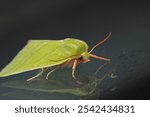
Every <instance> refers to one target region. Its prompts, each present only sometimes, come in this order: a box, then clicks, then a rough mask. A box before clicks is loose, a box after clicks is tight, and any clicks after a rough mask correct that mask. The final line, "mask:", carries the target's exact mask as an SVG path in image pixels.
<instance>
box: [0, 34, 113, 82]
mask: <svg viewBox="0 0 150 117" xmlns="http://www.w3.org/2000/svg"><path fill="white" fill-rule="evenodd" d="M110 36H111V32H110V33H109V35H108V36H107V37H105V38H104V39H103V40H102V41H100V42H99V43H97V44H96V45H95V46H94V47H93V48H92V49H91V50H90V51H89V52H88V45H87V43H86V42H84V41H81V40H78V39H73V38H66V39H64V40H29V42H28V43H27V45H26V46H25V47H24V48H23V49H22V50H21V51H20V52H19V53H18V54H17V55H16V57H14V59H13V60H12V61H11V62H10V63H9V64H8V65H7V66H6V67H5V68H4V69H2V71H1V72H0V77H5V76H10V75H13V74H18V73H22V72H26V71H31V70H35V69H41V72H40V73H38V74H37V75H36V76H34V77H32V78H30V79H28V80H27V81H30V80H32V79H34V78H36V77H38V76H39V75H41V74H42V73H43V71H44V70H46V69H47V68H49V67H51V66H56V68H54V69H53V70H51V71H50V72H49V73H48V74H47V76H46V79H48V76H49V75H50V74H51V73H52V72H54V71H55V70H57V69H59V68H60V67H62V66H64V65H66V64H71V63H73V66H72V76H73V78H74V79H75V80H76V77H75V69H76V66H77V64H78V63H86V62H89V58H90V57H93V58H97V59H100V60H104V61H110V59H107V58H103V57H100V56H96V55H94V54H91V52H92V51H93V50H94V49H95V48H96V47H97V46H99V45H100V44H102V43H103V42H105V41H106V40H107V39H108V38H109V37H110Z"/></svg>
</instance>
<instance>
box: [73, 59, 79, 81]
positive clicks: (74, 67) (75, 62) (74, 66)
mask: <svg viewBox="0 0 150 117" xmlns="http://www.w3.org/2000/svg"><path fill="white" fill-rule="evenodd" d="M77 63H78V60H76V59H75V60H74V62H73V67H72V76H73V78H74V80H76V77H75V75H74V72H75V69H76V66H77Z"/></svg>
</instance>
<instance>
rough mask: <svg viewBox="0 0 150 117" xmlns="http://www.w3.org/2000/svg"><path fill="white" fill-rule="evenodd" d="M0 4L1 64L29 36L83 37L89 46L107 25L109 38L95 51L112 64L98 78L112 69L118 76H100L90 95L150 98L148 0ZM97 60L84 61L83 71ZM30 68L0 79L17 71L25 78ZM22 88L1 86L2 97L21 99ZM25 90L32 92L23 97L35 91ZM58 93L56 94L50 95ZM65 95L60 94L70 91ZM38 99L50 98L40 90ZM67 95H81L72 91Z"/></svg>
mask: <svg viewBox="0 0 150 117" xmlns="http://www.w3.org/2000/svg"><path fill="white" fill-rule="evenodd" d="M0 9H1V10H0V16H1V18H0V41H1V43H0V54H1V55H0V56H1V58H0V69H2V68H3V67H4V66H5V65H6V64H8V63H9V62H10V61H11V59H12V58H13V57H14V56H15V55H16V54H17V52H18V51H19V50H20V49H22V48H23V47H24V45H25V44H26V43H27V41H28V40H29V39H64V38H66V37H73V38H78V39H82V40H84V41H86V42H87V43H88V44H89V47H90V48H91V47H92V46H93V45H95V44H96V43H97V42H99V41H100V40H101V39H102V38H104V37H105V36H106V35H107V34H108V32H110V31H111V32H112V37H111V38H110V40H108V41H107V42H106V43H104V44H103V45H101V46H100V47H98V48H97V49H95V51H94V54H97V55H99V56H103V57H107V58H110V59H111V64H110V65H107V66H106V67H105V68H104V69H102V70H101V71H100V72H99V73H98V74H97V76H96V78H101V77H102V76H103V75H104V74H106V73H107V72H108V71H109V70H111V69H113V73H114V75H115V76H117V77H116V78H106V79H105V80H104V81H103V82H101V83H100V85H99V87H98V88H97V89H98V90H99V91H98V93H96V94H98V95H96V96H95V97H94V96H93V97H91V98H90V99H150V94H149V90H150V85H149V83H150V80H149V79H150V75H149V72H150V62H149V60H150V46H149V45H150V35H149V31H150V22H149V21H150V15H149V11H150V7H149V2H148V1H141V2H139V1H136V2H135V1H125V2H123V1H119V0H115V1H114V0H105V1H104V0H103V1H100V2H98V1H96V0H94V1H87V0H86V1H85V0H66V1H65V2H64V1H58V0H52V1H44V2H43V1H39V0H38V1H29V2H22V1H11V2H7V1H3V2H1V4H0ZM101 64H102V62H101V61H99V60H95V59H91V62H90V63H87V64H83V66H84V69H83V71H85V74H84V73H83V72H82V73H83V74H84V75H86V73H89V74H90V75H89V76H91V77H92V73H93V72H94V71H95V69H96V68H97V67H99V65H101ZM79 67H80V66H78V67H77V69H78V68H79ZM79 69H82V67H81V68H79ZM70 71H71V70H70ZM70 71H68V73H70ZM34 73H35V72H34ZM34 73H32V72H30V73H23V74H21V75H19V76H10V77H8V78H1V79H0V84H2V83H4V82H9V81H13V80H16V79H19V78H20V77H21V78H20V79H21V80H22V81H25V80H26V78H28V77H29V76H30V75H32V74H34ZM79 73H80V70H79V72H78V73H77V74H79ZM23 91H24V90H19V91H18V90H17V91H16V89H15V90H14V89H12V88H4V87H0V93H1V95H0V99H22V98H21V97H17V96H18V95H15V94H19V95H22V93H23ZM9 92H10V93H9ZM13 92H14V93H13ZM11 93H12V94H11ZM3 94H8V95H5V96H4V95H3ZM23 94H26V95H30V96H31V97H32V98H25V99H34V97H35V96H36V97H38V96H37V95H38V93H36V92H28V91H25V93H23ZM32 95H33V96H32ZM43 95H45V97H44V96H43ZM63 95H65V96H66V94H63ZM51 96H53V95H51ZM65 96H64V97H65ZM23 97H25V96H23ZM58 97H60V96H59V95H57V96H54V97H53V99H58ZM66 97H67V98H63V99H68V97H69V96H68V95H67V96H66ZM35 99H36V98H35ZM38 99H52V98H49V95H48V94H45V93H44V94H42V95H41V94H40V95H39V98H38ZM69 99H79V97H78V96H77V97H76V96H72V95H70V97H69ZM84 99H86V98H84Z"/></svg>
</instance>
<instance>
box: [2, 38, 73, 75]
mask: <svg viewBox="0 0 150 117" xmlns="http://www.w3.org/2000/svg"><path fill="white" fill-rule="evenodd" d="M63 41H64V40H30V41H29V42H28V43H27V45H26V46H25V47H24V48H23V49H22V50H21V51H20V52H19V53H18V54H17V55H16V57H14V59H13V60H12V61H11V62H10V63H9V64H8V65H7V66H6V67H5V68H4V69H3V70H2V71H1V72H0V77H4V76H9V75H13V74H17V73H21V72H25V71H29V70H34V69H39V68H43V67H47V66H48V67H49V66H54V65H58V64H61V63H63V62H65V61H66V59H65V58H67V57H68V56H71V55H70V53H69V54H67V53H66V52H64V51H63V49H61V48H60V47H61V46H62V44H63Z"/></svg>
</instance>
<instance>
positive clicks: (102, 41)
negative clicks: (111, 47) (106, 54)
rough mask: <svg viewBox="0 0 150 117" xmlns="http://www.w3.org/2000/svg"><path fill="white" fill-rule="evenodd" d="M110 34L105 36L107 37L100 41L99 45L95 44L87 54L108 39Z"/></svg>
mask: <svg viewBox="0 0 150 117" xmlns="http://www.w3.org/2000/svg"><path fill="white" fill-rule="evenodd" d="M111 34H112V33H111V32H110V33H109V34H108V35H107V37H105V38H104V39H103V40H102V41H100V42H99V43H97V44H96V45H95V46H94V47H93V48H92V49H91V50H90V51H89V54H90V53H91V52H92V51H93V50H94V49H95V48H96V47H97V46H99V45H100V44H102V43H104V42H105V41H106V40H107V39H109V37H110V36H111Z"/></svg>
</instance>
